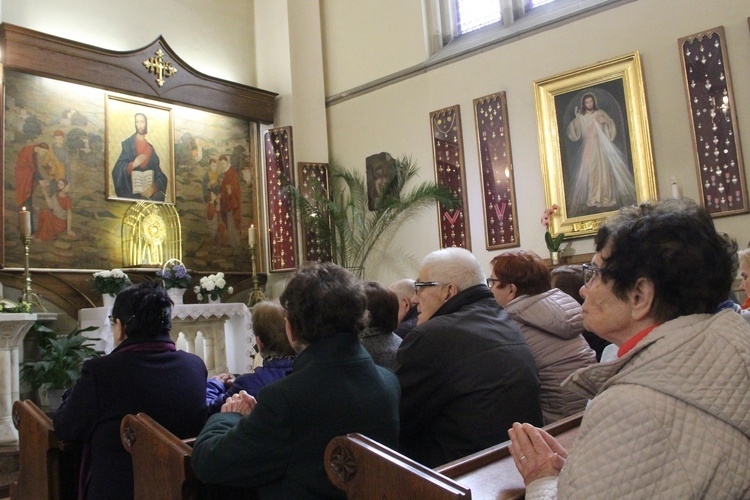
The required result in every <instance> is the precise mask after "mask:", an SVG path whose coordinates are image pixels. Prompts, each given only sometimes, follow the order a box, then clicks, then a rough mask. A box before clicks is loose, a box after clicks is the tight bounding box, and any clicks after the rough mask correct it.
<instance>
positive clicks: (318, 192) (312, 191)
mask: <svg viewBox="0 0 750 500" xmlns="http://www.w3.org/2000/svg"><path fill="white" fill-rule="evenodd" d="M297 171H298V173H299V192H300V194H301V195H302V196H303V197H304V198H305V199H306V200H307V201H308V203H310V206H311V207H316V206H321V204H320V201H321V200H325V199H328V197H329V193H330V191H329V186H328V164H327V163H302V162H300V163H299V164H298V165H297ZM321 208H324V207H322V206H321ZM321 212H322V210H321ZM326 213H327V212H325V213H319V214H318V215H319V216H320V217H323V216H326ZM302 235H303V237H302V258H303V259H304V260H305V261H308V262H330V261H331V247H330V246H329V243H330V242H328V241H327V240H326V241H325V242H323V241H321V238H320V235H319V234H318V230H317V228H316V227H314V226H312V225H309V226H308V225H306V224H305V222H304V221H303V222H302Z"/></svg>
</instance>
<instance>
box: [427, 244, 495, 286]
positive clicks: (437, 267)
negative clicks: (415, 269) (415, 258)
mask: <svg viewBox="0 0 750 500" xmlns="http://www.w3.org/2000/svg"><path fill="white" fill-rule="evenodd" d="M420 277H421V278H422V279H424V280H426V281H437V282H440V283H452V284H453V285H455V286H456V288H457V289H458V291H459V292H461V291H463V290H466V289H467V288H471V287H472V286H476V285H481V284H484V283H486V278H485V274H484V270H482V266H481V265H480V264H479V261H478V260H477V258H476V257H474V255H473V254H472V253H471V252H469V251H468V250H466V249H464V248H458V247H450V248H443V249H442V250H436V251H434V252H432V253H430V254H428V255H427V256H426V257H425V258H424V259H422V264H421V266H420Z"/></svg>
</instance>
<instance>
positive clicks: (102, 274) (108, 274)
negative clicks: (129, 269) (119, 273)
mask: <svg viewBox="0 0 750 500" xmlns="http://www.w3.org/2000/svg"><path fill="white" fill-rule="evenodd" d="M111 277H112V271H102V272H100V273H99V278H111Z"/></svg>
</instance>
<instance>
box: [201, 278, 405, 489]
mask: <svg viewBox="0 0 750 500" xmlns="http://www.w3.org/2000/svg"><path fill="white" fill-rule="evenodd" d="M280 299H281V300H280V301H281V305H282V306H283V307H284V309H285V311H286V332H287V336H288V339H289V343H290V344H291V345H292V347H293V348H294V349H295V351H297V352H298V353H299V355H298V356H297V358H296V359H295V360H294V364H293V369H292V372H291V373H290V374H289V375H287V376H286V377H284V378H282V379H280V380H277V381H276V382H274V383H272V384H269V385H267V386H265V387H263V388H262V389H261V391H260V395H259V398H258V400H257V401H256V400H255V398H253V397H252V396H250V395H249V394H247V393H246V392H244V391H243V392H240V393H238V394H235V395H233V396H232V397H230V398H228V399H227V400H226V402H225V403H224V405H223V406H222V408H221V413H216V414H214V415H211V416H210V417H209V419H208V421H207V422H206V425H205V427H204V428H203V430H202V431H201V433H200V434H199V435H198V437H197V439H196V441H195V446H194V448H193V454H192V466H193V470H194V471H195V474H196V476H197V477H198V478H199V479H200V480H202V481H203V482H205V483H215V484H220V485H229V486H234V487H242V488H255V489H257V492H258V494H259V496H260V497H261V498H272V499H276V498H313V497H314V498H318V497H342V496H343V494H342V492H341V491H340V490H338V489H336V488H335V487H334V486H333V484H332V483H331V481H330V480H329V479H328V477H327V475H326V472H325V467H324V461H323V457H324V452H325V448H326V445H327V444H328V442H329V441H330V440H331V439H333V438H334V437H336V436H338V435H342V434H347V433H350V432H359V433H362V434H365V435H367V436H370V437H371V438H373V439H375V440H377V441H378V442H381V443H383V444H385V445H386V446H389V447H393V448H395V447H397V446H398V425H399V422H398V402H399V396H400V392H399V386H398V380H397V379H396V376H395V375H394V374H393V373H392V372H391V371H390V370H387V369H385V368H382V367H380V366H377V365H376V364H375V363H374V362H373V360H372V358H371V357H370V355H369V354H368V353H367V351H365V349H364V347H362V345H361V343H360V341H359V338H358V334H359V332H360V331H361V330H362V329H363V327H364V321H365V311H366V307H367V297H366V295H365V292H364V286H363V284H362V282H361V281H359V280H358V279H357V278H356V277H355V276H354V275H353V274H352V273H351V272H349V271H348V270H346V269H344V268H342V267H340V266H337V265H334V264H330V263H324V264H310V265H307V266H304V267H302V268H301V269H300V270H299V271H298V272H297V274H296V275H295V276H294V277H293V278H292V279H291V280H290V281H289V283H288V284H287V286H286V289H285V290H284V292H283V293H282V295H281V298H280Z"/></svg>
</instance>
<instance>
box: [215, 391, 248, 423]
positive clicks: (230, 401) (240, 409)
mask: <svg viewBox="0 0 750 500" xmlns="http://www.w3.org/2000/svg"><path fill="white" fill-rule="evenodd" d="M255 403H257V401H256V400H255V398H254V397H252V396H251V395H250V394H248V393H247V392H246V391H240V392H239V393H238V394H235V395H234V396H231V397H229V398H227V400H226V401H225V402H224V404H223V405H221V413H239V414H240V415H242V416H243V417H244V416H245V415H247V414H248V413H250V412H251V411H253V408H255Z"/></svg>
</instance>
